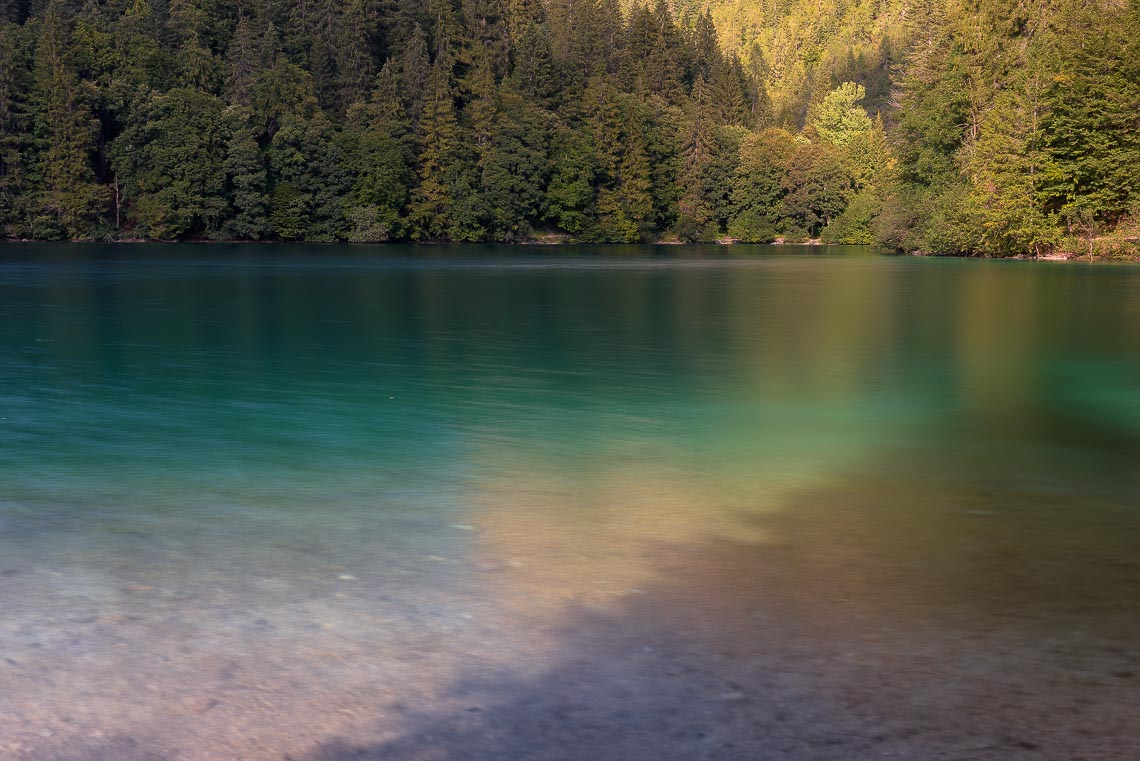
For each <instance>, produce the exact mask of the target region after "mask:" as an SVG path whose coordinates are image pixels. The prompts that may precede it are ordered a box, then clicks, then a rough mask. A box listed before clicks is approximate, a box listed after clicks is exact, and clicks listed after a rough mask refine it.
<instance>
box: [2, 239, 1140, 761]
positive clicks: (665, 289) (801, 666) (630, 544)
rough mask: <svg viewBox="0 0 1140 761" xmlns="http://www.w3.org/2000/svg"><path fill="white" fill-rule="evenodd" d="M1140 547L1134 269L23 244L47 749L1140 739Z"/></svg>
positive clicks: (87, 755) (25, 664) (28, 548)
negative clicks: (934, 717)
mask: <svg viewBox="0 0 1140 761" xmlns="http://www.w3.org/2000/svg"><path fill="white" fill-rule="evenodd" d="M1138 549H1140V266H1135V265H1112V266H1091V265H1081V264H1072V263H1032V262H1016V261H1010V262H1001V261H967V260H950V259H920V258H912V257H892V256H881V255H875V254H873V253H869V252H866V251H864V250H861V249H858V248H852V249H836V248H814V249H813V248H802V249H800V248H794V247H788V248H769V247H745V246H737V247H732V248H727V249H725V248H719V247H686V248H674V247H601V248H587V247H583V248H573V247H568V248H559V249H552V250H548V249H536V248H494V247H434V248H399V247H393V248H368V247H343V246H342V247H336V246H329V247H320V246H193V245H171V246H160V245H149V246H145V247H140V246H112V245H67V246H62V245H61V246H53V245H10V246H6V247H4V248H0V571H2V573H3V576H2V577H0V600H2V601H3V605H4V611H5V613H4V619H3V621H0V654H3V655H5V656H10V657H9V658H8V665H7V666H6V667H5V670H4V671H2V672H0V687H2V688H3V689H0V750H3V749H4V748H5V747H6V746H4V742H5V740H4V739H3V738H5V737H7V738H10V739H9V740H8V742H9V745H8V746H7V749H8V751H9V752H10V753H11V757H13V758H29V759H30V758H34V759H45V758H61V759H83V760H84V761H88V760H89V759H96V758H116V759H129V758H134V757H137V758H140V759H141V758H167V757H170V758H172V757H174V756H175V755H177V757H178V758H187V759H192V758H229V757H232V758H247V759H260V758H275V759H281V758H284V757H285V754H293V757H295V758H306V759H334V758H342V757H343V758H349V757H352V758H372V757H376V758H395V759H404V758H408V759H411V758H417V759H418V758H424V759H427V758H433V759H434V758H448V759H452V758H455V759H458V758H495V757H508V756H511V757H516V758H522V757H534V758H551V759H554V758H572V757H584V756H585V755H593V756H595V757H599V758H601V757H605V758H609V757H613V758H638V757H640V756H638V753H644V754H645V757H646V758H657V759H661V758H673V757H676V758H737V757H740V758H749V757H753V758H754V757H757V756H756V755H755V754H757V753H762V752H768V751H769V750H770V751H771V752H772V753H773V754H775V755H772V757H773V758H797V759H798V758H803V759H808V758H811V759H823V758H833V757H834V758H848V759H850V758H862V757H867V758H870V757H879V755H875V754H879V753H882V754H885V755H884V757H886V755H889V753H890V752H894V753H901V754H903V755H904V756H909V757H911V758H920V757H921V758H943V757H946V758H950V757H955V758H957V757H959V756H956V755H953V754H954V753H966V752H971V753H973V752H976V749H977V748H982V747H993V748H997V749H998V750H996V751H993V752H994V753H997V754H998V755H996V756H994V757H1002V758H1021V757H1022V756H1021V755H1018V754H1024V757H1025V758H1057V759H1062V758H1066V759H1067V758H1075V757H1076V756H1073V755H1072V753H1073V752H1075V749H1086V750H1088V752H1089V755H1087V756H1085V757H1088V758H1121V759H1124V758H1135V757H1138V756H1136V755H1128V753H1131V751H1130V750H1129V748H1135V747H1137V746H1134V745H1132V743H1136V742H1137V738H1138V737H1140V730H1138V728H1137V722H1136V720H1135V716H1134V712H1133V711H1130V710H1128V709H1127V705H1128V704H1129V701H1131V705H1132V706H1133V707H1134V706H1135V705H1137V704H1140V677H1137V676H1136V672H1137V671H1140V652H1138V650H1140V644H1138V643H1140V551H1138ZM646 648H648V649H646ZM666 653H667V654H669V655H668V656H666V655H665V654H666ZM667 657H668V658H671V659H674V660H677V659H679V662H684V663H687V664H689V668H690V672H691V673H699V674H702V675H706V676H707V675H714V676H715V679H714V677H713V676H707V678H706V676H701V677H700V678H698V677H692V678H690V677H684V678H682V677H678V676H670V677H668V678H666V676H663V675H664V674H672V673H673V672H671V671H668V669H666V668H665V666H664V665H663V663H664V661H663V660H661V659H666V658H667ZM685 659H688V660H685ZM674 660H670V663H673V662H674ZM574 664H577V665H574ZM690 672H686V673H690ZM574 673H586V674H592V677H591V678H590V679H589V680H581V681H575V678H574V677H573V676H572V675H573V674H574ZM678 673H681V672H678ZM773 674H779V675H780V676H779V678H776V677H773V676H772V675H773ZM963 674H972V676H971V677H970V678H968V679H967V678H965V677H963V676H962V675H963ZM615 675H616V676H615ZM733 675H735V676H733ZM730 676H731V677H732V678H731V679H730ZM702 679H704V680H705V681H701V680H702ZM718 679H719V680H721V681H716V680H718ZM709 680H712V681H709ZM729 682H731V684H732V685H735V686H728V687H726V686H725V684H727V683H729ZM872 682H874V683H875V685H877V686H873V685H871V683H872ZM932 684H940V685H942V688H941V689H938V690H935V691H934V692H933V693H931V692H929V690H930V689H931V687H930V685H932ZM472 685H474V686H472ZM575 685H576V686H575ZM560 690H562V691H564V692H560ZM538 694H541V695H542V696H545V697H543V698H542V699H538V698H536V697H535V695H538ZM737 694H739V695H741V696H744V697H739V698H738V697H733V696H736V695H737ZM1013 694H1016V695H1020V696H1021V698H1020V703H1019V702H1018V701H1014V700H1011V699H1010V695H1013ZM551 695H554V696H558V695H564V697H563V698H557V697H550V696H551ZM710 695H712V696H713V697H712V698H710V697H709V696H710ZM724 695H728V696H729V697H727V698H724V697H723V696H724ZM716 696H720V697H716ZM721 698H723V700H722V702H717V700H720V699H721ZM559 700H562V702H558V701H559ZM544 701H545V702H544ZM789 701H790V703H791V704H792V705H796V706H799V707H800V708H798V709H796V710H794V711H792V714H793V716H792V717H791V718H788V717H785V718H784V719H779V720H777V719H776V718H774V717H776V716H777V714H779V711H780V710H781V709H779V707H778V706H779V705H787V704H788V703H789ZM469 704H470V705H469ZM697 704H699V705H701V706H704V707H703V708H701V709H700V710H696V709H692V708H691V707H692V706H693V705H697ZM1026 704H1033V706H1034V707H1033V708H1032V709H1031V710H1030V709H1028V708H1026V707H1025V706H1026ZM472 705H473V706H475V707H474V708H472ZM533 705H546V706H547V707H548V708H549V712H550V713H549V715H547V714H542V716H536V715H534V711H535V710H538V709H532V708H531V707H530V706H533ZM673 705H688V706H690V709H687V710H686V715H687V716H689V717H690V718H689V719H688V720H689V721H691V722H692V727H691V731H689V730H685V732H688V734H685V733H684V732H683V733H682V734H681V735H678V736H677V737H672V739H670V740H669V743H668V744H665V742H664V740H660V743H658V740H655V739H654V738H658V739H660V738H664V737H666V736H670V735H669V734H668V732H666V731H665V730H662V729H661V727H657V726H656V725H654V724H653V722H652V720H651V719H650V718H649V717H652V716H659V715H662V712H663V711H664V712H665V713H668V711H667V710H666V709H668V708H669V706H673ZM567 706H569V707H567ZM575 706H577V708H575ZM583 706H585V707H583ZM622 706H624V707H622ZM631 706H632V707H631ZM710 706H711V707H710ZM717 706H721V707H720V708H718V707H717ZM821 706H824V707H821ZM971 706H982V707H981V708H977V709H976V713H977V714H978V715H977V716H976V717H975V718H976V721H975V720H974V719H962V720H961V722H960V723H959V725H958V726H957V728H953V727H950V728H948V727H947V726H946V725H945V724H944V723H942V724H940V723H939V722H938V721H933V722H932V721H930V720H928V719H925V718H920V716H929V715H931V714H932V713H940V714H941V715H943V716H951V715H955V716H967V717H968V716H972V715H973V713H972V710H973V709H971V708H970V707H971ZM1122 706H1124V707H1123V708H1122ZM809 707H810V710H809ZM722 709H723V711H725V712H728V713H723V714H722V713H718V711H722ZM801 709H802V710H801ZM543 710H546V709H543ZM560 711H561V713H559V712H560ZM575 711H577V712H578V713H575ZM595 713H597V715H594V714H595ZM476 715H478V716H479V717H483V718H479V719H475V718H472V717H473V716H476ZM559 716H561V717H562V718H561V719H557V720H556V719H553V718H551V717H559ZM455 717H460V718H458V719H457V718H455ZM519 717H522V718H519ZM599 717H601V718H599ZM479 721H482V722H484V724H479V723H478V722H479ZM780 721H783V722H784V724H780V723H779V722H780ZM457 722H458V723H457ZM544 722H546V723H544ZM599 722H601V723H600V724H599ZM606 722H609V723H606ZM796 722H803V723H804V726H808V725H810V726H811V727H815V728H816V729H814V730H808V729H804V727H799V728H795V727H794V726H792V725H796ZM682 723H683V722H682ZM673 724H676V721H673ZM777 725H778V726H780V727H785V729H778V728H777ZM425 726H427V727H434V728H435V729H432V730H430V731H427V730H425V729H424V727H425ZM440 726H443V727H445V728H446V729H439V727H440ZM583 726H585V727H587V728H588V727H594V729H593V730H591V731H590V732H585V734H582V732H580V731H579V730H580V729H581V727H583ZM598 726H602V727H610V729H609V730H605V729H597V727H598ZM761 726H764V727H767V729H764V730H763V731H761V730H760V729H758V727H761ZM796 726H799V725H796ZM821 726H827V727H832V728H833V731H835V732H840V733H841V734H842V736H843V737H845V738H852V737H855V738H862V739H861V741H862V742H865V743H866V745H860V746H858V748H861V750H859V749H856V750H852V748H851V747H850V746H844V745H843V743H842V742H841V743H838V744H836V743H830V744H829V743H828V741H827V738H826V737H824V738H823V739H819V741H818V742H817V741H816V739H811V738H812V737H814V735H812V732H813V731H815V732H818V731H821V730H819V727H821ZM489 727H490V728H492V729H493V731H492V729H488V728H489ZM551 727H554V728H553V729H552V728H551ZM787 727H792V728H787ZM884 727H886V729H884ZM1081 727H1084V728H1091V731H1093V734H1094V735H1095V737H1091V738H1090V737H1089V736H1086V735H1082V734H1081V733H1080V731H1078V730H1079V729H1080V728H1081ZM835 728H838V729H835ZM873 728H877V729H873ZM582 731H585V730H582ZM670 731H671V730H670ZM425 732H426V734H425ZM559 732H562V733H564V735H559V734H558V733H559ZM591 732H592V734H591ZM880 735H881V737H880ZM1029 735H1034V736H1033V737H1029ZM488 737H492V738H494V739H487V738H488ZM541 737H548V738H549V737H554V738H555V739H553V740H547V741H546V742H550V743H553V744H552V745H551V746H550V749H549V752H545V753H544V751H543V750H542V748H543V747H544V746H543V745H542V742H544V741H542V740H540V739H537V738H541ZM670 737H671V736H670ZM874 737H880V739H878V740H874V739H873V738H874ZM797 738H798V739H797ZM804 738H807V739H804ZM817 739H818V738H817ZM576 743H577V745H575V744H576ZM655 743H657V744H655ZM781 743H782V744H781ZM875 743H878V744H877V745H876V744H875ZM559 747H561V748H564V749H565V748H572V749H573V748H578V751H575V752H572V753H571V754H570V755H569V756H565V755H562V756H560V755H559V751H557V748H559ZM872 747H874V748H875V749H876V750H875V751H874V753H872V751H871V750H869V748H872ZM522 748H526V749H528V750H526V751H525V753H523V751H522V750H520V749H522ZM971 748H973V749H975V750H974V751H971V750H970V749H971ZM765 749H767V750H765ZM773 749H775V750H773ZM1090 749H1091V750H1090ZM777 750H778V752H779V753H782V754H784V755H778V754H776V751H777ZM352 753H356V754H358V755H355V756H354V755H351V754H352ZM431 753H435V755H431ZM148 754H150V755H148ZM368 754H375V756H373V755H368ZM511 754H514V755H513V756H512V755H511ZM520 754H522V755H520ZM526 754H530V755H526ZM671 754H672V755H671ZM734 754H740V755H734ZM939 754H941V755H939ZM1098 754H1099V755H1098ZM0 756H3V757H8V756H4V754H3V753H0ZM962 757H964V756H962ZM970 757H974V756H970ZM977 757H978V758H981V757H982V756H981V755H978V756H977Z"/></svg>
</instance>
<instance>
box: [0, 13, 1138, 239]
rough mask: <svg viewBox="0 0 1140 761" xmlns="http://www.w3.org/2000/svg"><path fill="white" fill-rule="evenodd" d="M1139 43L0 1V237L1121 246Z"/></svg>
mask: <svg viewBox="0 0 1140 761" xmlns="http://www.w3.org/2000/svg"><path fill="white" fill-rule="evenodd" d="M1138 40H1140V5H1138V4H1137V3H1136V2H1134V1H1133V2H1130V3H1125V2H1121V0H1093V1H1092V2H1087V1H1084V2H1082V1H1080V0H1054V2H1052V3H1049V4H1040V3H1037V4H1034V3H1024V2H1020V1H1019V0H844V1H843V2H834V1H833V0H825V1H824V2H819V0H780V1H779V2H775V3H772V2H765V3H752V2H751V0H712V2H711V3H703V4H702V3H697V2H695V0H678V1H677V2H675V3H670V2H666V0H643V1H641V2H632V3H629V2H621V1H620V0H408V2H396V0H258V2H255V3H253V4H239V5H233V4H232V3H228V2H226V0H177V1H176V0H125V1H124V2H118V3H77V2H64V1H63V0H44V1H43V2H33V3H28V2H22V1H21V2H14V3H13V2H9V3H7V4H4V3H3V1H2V0H0V231H2V234H3V235H5V236H27V237H35V238H91V237H107V238H117V237H118V238H129V237H144V238H155V239H177V238H182V239H185V238H215V239H216V238H220V239H244V240H267V239H268V240H274V239H277V240H308V241H325V240H351V241H358V242H369V243H376V242H382V241H389V240H409V239H411V240H455V241H475V240H495V241H521V240H526V239H528V238H533V237H536V236H539V235H546V234H549V233H554V234H562V235H565V236H569V237H571V238H573V239H576V240H582V241H599V242H602V241H607V242H608V241H614V242H617V241H625V242H629V241H647V240H658V239H663V238H668V239H678V238H679V239H682V240H702V241H707V240H715V239H720V238H722V237H724V236H725V235H728V236H731V237H734V238H737V239H740V240H744V241H757V242H763V241H771V240H774V239H777V238H784V239H786V240H798V239H806V238H808V237H815V236H819V237H822V238H823V239H824V240H826V241H830V242H844V243H856V242H857V243H867V242H871V241H878V242H882V243H886V244H888V245H892V246H897V247H899V248H905V249H921V250H931V251H939V252H951V253H973V254H978V253H980V254H992V255H1007V254H1018V253H1027V252H1044V251H1047V250H1050V249H1054V248H1056V247H1058V246H1067V245H1071V242H1072V241H1074V240H1076V239H1077V238H1081V237H1083V238H1089V239H1091V238H1093V237H1096V238H1097V240H1099V241H1102V242H1101V243H1098V244H1097V246H1094V247H1092V248H1093V249H1096V250H1101V249H1103V250H1117V249H1119V248H1120V246H1118V245H1116V243H1113V242H1112V241H1116V240H1118V239H1119V240H1122V241H1123V240H1126V239H1127V237H1128V236H1129V235H1133V233H1130V232H1128V231H1129V230H1134V229H1135V227H1136V226H1137V224H1138V222H1137V219H1140V180H1138V179H1137V178H1138V177H1140V122H1138V121H1137V119H1138V117H1137V114H1140V42H1138ZM1090 250H1092V249H1090Z"/></svg>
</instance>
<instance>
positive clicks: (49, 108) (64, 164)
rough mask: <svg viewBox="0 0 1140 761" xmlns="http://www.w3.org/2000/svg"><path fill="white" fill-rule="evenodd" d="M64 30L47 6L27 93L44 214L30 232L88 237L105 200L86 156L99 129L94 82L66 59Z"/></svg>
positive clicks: (54, 7) (55, 9) (55, 12)
mask: <svg viewBox="0 0 1140 761" xmlns="http://www.w3.org/2000/svg"><path fill="white" fill-rule="evenodd" d="M69 45H70V34H69V31H68V27H67V22H66V21H65V20H64V19H63V17H62V16H61V14H60V12H59V10H58V6H57V5H56V4H55V3H52V4H51V5H50V6H48V9H47V11H46V12H45V14H44V17H43V20H42V22H41V28H40V36H39V40H38V43H37V45H36V56H35V87H34V90H33V94H32V100H33V104H34V105H33V109H34V110H33V113H34V118H35V127H34V129H35V134H36V137H37V138H38V140H39V142H40V144H41V145H42V148H41V150H40V153H39V162H38V167H37V175H38V179H39V191H40V200H39V204H38V205H39V206H40V208H41V209H42V211H43V212H44V213H45V215H46V216H41V217H40V218H39V219H38V220H37V221H36V222H34V223H33V225H34V228H33V234H35V235H37V236H45V237H53V236H54V235H64V236H68V237H72V238H84V237H90V236H92V235H94V233H95V227H96V224H97V223H98V221H99V218H100V216H101V215H102V213H103V211H104V207H105V204H106V203H107V201H108V197H109V193H108V192H107V188H106V187H105V186H103V185H100V184H99V183H98V182H97V180H96V177H95V172H94V169H93V164H92V159H93V155H94V151H95V140H96V136H97V134H98V130H99V123H98V120H97V119H96V118H95V116H94V113H93V111H92V106H93V103H94V100H95V96H96V94H95V92H94V88H93V87H92V86H91V85H90V84H89V83H85V82H81V81H80V80H79V78H78V77H77V76H76V73H75V70H74V68H73V66H72V64H71V61H70V60H69Z"/></svg>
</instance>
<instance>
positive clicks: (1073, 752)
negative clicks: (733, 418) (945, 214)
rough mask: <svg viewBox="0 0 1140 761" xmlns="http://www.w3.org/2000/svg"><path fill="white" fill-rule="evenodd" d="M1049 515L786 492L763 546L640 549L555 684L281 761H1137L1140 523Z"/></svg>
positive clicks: (462, 699)
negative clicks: (632, 577) (639, 586)
mask: <svg viewBox="0 0 1140 761" xmlns="http://www.w3.org/2000/svg"><path fill="white" fill-rule="evenodd" d="M908 499H909V500H911V503H912V504H913V509H912V510H910V511H903V512H899V511H897V510H894V509H887V508H886V507H885V505H891V504H898V503H899V501H900V500H903V501H905V500H908ZM987 501H988V504H989V507H991V508H996V511H995V512H992V513H989V512H985V511H982V510H965V509H963V505H966V506H969V505H971V504H974V505H977V504H979V503H981V502H987ZM1064 504H1065V502H1064V500H1063V499H1062V498H1059V497H1056V496H1054V497H1050V496H1048V495H1042V494H1025V493H1023V494H1017V493H1006V494H1001V495H996V499H995V495H992V494H991V495H984V494H977V493H974V494H966V493H960V494H945V493H944V494H941V495H938V496H932V495H930V494H928V493H925V492H924V490H923V488H922V486H921V485H920V484H905V485H900V484H899V483H897V482H895V483H886V482H875V481H863V482H856V481H853V482H850V483H846V484H843V485H842V486H838V487H833V488H827V489H822V490H815V491H812V492H810V493H805V494H802V495H800V496H799V497H797V498H796V499H794V500H793V502H792V503H791V504H789V505H788V506H787V508H788V509H787V510H785V511H782V512H780V513H778V514H775V515H771V516H768V517H765V518H764V519H762V520H760V521H759V522H760V524H761V525H760V528H761V529H763V530H764V531H765V532H767V533H768V535H769V536H770V537H771V540H770V541H767V542H764V543H751V542H743V541H731V540H718V541H715V542H708V543H702V544H698V545H692V546H673V547H660V548H657V550H656V551H655V558H656V570H657V581H656V582H655V583H654V584H652V585H650V586H648V587H647V588H646V589H644V590H643V593H642V594H638V595H631V596H629V597H627V598H625V600H624V601H623V602H622V603H621V604H619V605H617V606H616V607H614V608H612V609H601V610H598V609H594V610H588V609H582V608H579V609H577V610H574V611H571V612H569V613H568V615H567V616H566V617H565V619H564V621H563V622H562V623H561V624H560V626H559V635H560V646H559V654H560V655H559V658H560V663H559V665H557V666H556V667H554V668H552V669H550V670H547V671H545V672H543V673H540V674H529V673H526V672H525V671H521V670H520V673H512V674H505V675H485V674H480V673H467V674H466V675H464V676H462V677H461V678H459V679H457V680H456V681H455V682H454V684H452V685H451V687H450V688H449V689H448V690H447V694H446V697H445V701H444V702H446V703H447V704H448V705H449V706H451V708H450V709H449V710H446V711H443V712H437V711H433V710H430V709H428V710H418V709H416V708H414V707H408V708H406V710H403V711H401V713H400V715H399V716H389V717H386V719H385V721H384V722H383V723H384V724H385V725H386V726H385V727H384V728H383V729H384V731H385V732H387V731H390V730H391V723H392V722H393V720H395V724H397V725H398V726H401V727H403V729H402V731H401V732H399V733H398V735H397V736H395V737H391V738H390V739H383V740H380V741H373V742H367V741H363V742H362V741H356V740H353V739H347V738H346V739H340V740H334V741H331V742H327V743H325V744H323V745H321V746H320V747H318V748H317V749H316V750H314V751H313V752H311V753H309V754H308V755H305V756H302V757H295V758H294V760H293V761H371V760H375V761H381V760H384V761H429V760H430V761H483V760H487V761H489V760H491V759H541V760H543V761H545V760H550V761H555V760H557V759H614V760H615V761H616V760H617V759H699V758H708V759H796V760H801V759H802V760H806V759H812V760H815V759H863V758H912V759H940V758H947V759H951V758H953V759H965V758H1003V759H1020V758H1025V759H1057V761H1061V760H1062V759H1065V760H1068V759H1077V758H1088V759H1094V758H1095V759H1121V760H1122V761H1123V760H1124V759H1133V758H1136V757H1137V753H1138V752H1140V724H1138V723H1137V721H1136V717H1135V714H1134V709H1135V706H1136V705H1137V704H1140V671H1138V670H1137V659H1138V656H1140V653H1137V651H1136V649H1135V648H1136V647H1137V642H1138V641H1140V640H1138V639H1137V638H1136V635H1137V634H1138V633H1140V562H1138V561H1137V560H1136V558H1135V554H1134V549H1135V547H1136V546H1137V540H1140V531H1138V529H1140V526H1138V524H1137V519H1136V516H1135V515H1134V514H1133V513H1129V512H1128V511H1126V510H1125V509H1124V507H1125V506H1123V505H1119V504H1117V505H1112V504H1089V505H1087V508H1088V509H1089V513H1088V514H1084V515H1073V514H1072V513H1071V512H1065V511H1063V509H1062V508H1063V507H1064ZM1030 507H1032V508H1033V509H1032V510H1030V509H1028V508H1030ZM1042 512H1045V513H1052V512H1057V513H1059V514H1057V515H1052V516H1051V517H1050V519H1049V521H1048V522H1044V521H1042V520H1041V519H1040V515H1041V513H1042ZM1090 515H1095V516H1097V517H1090Z"/></svg>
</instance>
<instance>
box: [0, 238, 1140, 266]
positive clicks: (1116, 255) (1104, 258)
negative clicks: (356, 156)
mask: <svg viewBox="0 0 1140 761" xmlns="http://www.w3.org/2000/svg"><path fill="white" fill-rule="evenodd" d="M83 243H88V244H91V243H97V244H101V245H115V244H127V245H132V246H144V245H154V244H161V245H172V244H190V245H205V246H210V245H242V246H247V245H248V246H277V245H290V246H296V245H301V246H353V247H357V246H368V247H389V246H391V247H417V248H418V247H425V248H430V247H434V246H466V245H475V246H518V247H536V248H543V247H545V248H558V247H562V246H599V247H600V246H676V247H678V248H684V247H687V246H722V247H725V248H728V247H732V246H773V247H784V246H787V247H792V248H796V247H798V248H826V247H833V246H843V247H855V246H858V247H861V248H868V249H875V248H877V249H881V250H883V251H884V253H885V254H886V253H887V252H890V254H893V255H898V256H918V257H928V258H937V259H987V260H993V261H1000V260H1003V259H1004V260H1013V261H1033V262H1083V263H1086V264H1094V263H1109V262H1118V263H1137V262H1140V243H1136V244H1133V242H1132V241H1126V244H1133V245H1134V246H1135V250H1134V251H1133V252H1126V253H1122V252H1121V251H1120V250H1119V249H1118V250H1116V251H1114V252H1111V253H1092V252H1077V251H1054V252H1050V253H1047V254H1028V253H1027V254H1016V255H1012V256H990V255H987V254H944V253H936V252H932V251H909V252H908V251H902V250H897V249H896V250H893V251H892V250H891V249H890V248H889V247H885V246H878V245H876V244H874V243H824V242H823V241H822V240H820V239H819V238H810V239H808V240H805V241H800V242H790V241H785V240H783V239H781V238H777V239H776V240H774V241H771V242H769V243H745V242H743V241H740V240H737V239H734V238H720V239H718V240H715V241H680V240H676V239H662V240H655V241H650V242H645V243H612V242H607V243H595V242H584V241H576V240H572V239H570V238H569V237H566V236H555V235H548V236H540V237H538V238H532V239H528V240H523V241H516V242H511V243H508V242H501V241H498V242H484V243H455V242H452V241H436V240H432V241H385V242H383V243H355V242H351V241H304V240H298V241H276V240H274V241H270V240H214V239H209V238H199V239H193V240H152V239H147V238H124V239H120V240H106V241H98V240H87V239H68V240H39V239H35V238H4V239H0V246H3V245H11V244H17V245H18V244H83ZM890 254H887V255H890Z"/></svg>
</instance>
